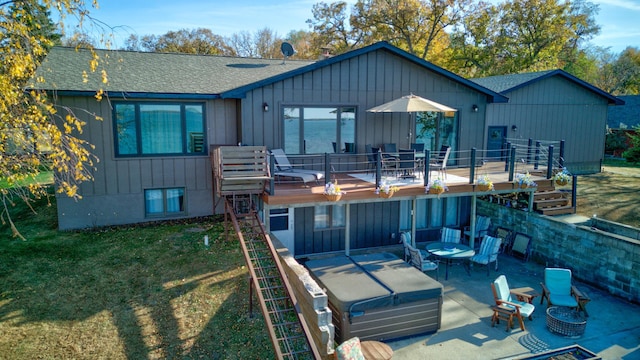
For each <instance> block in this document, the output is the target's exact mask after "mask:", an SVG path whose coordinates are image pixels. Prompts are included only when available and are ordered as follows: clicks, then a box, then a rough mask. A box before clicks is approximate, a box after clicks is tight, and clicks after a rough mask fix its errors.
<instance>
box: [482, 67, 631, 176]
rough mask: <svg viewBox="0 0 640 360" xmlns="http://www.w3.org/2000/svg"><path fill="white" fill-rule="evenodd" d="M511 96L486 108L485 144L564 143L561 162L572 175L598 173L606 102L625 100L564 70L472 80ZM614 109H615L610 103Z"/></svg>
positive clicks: (614, 103)
mask: <svg viewBox="0 0 640 360" xmlns="http://www.w3.org/2000/svg"><path fill="white" fill-rule="evenodd" d="M473 81H474V82H476V83H478V84H480V85H482V86H485V87H487V88H489V89H491V90H493V91H495V92H498V93H500V94H502V95H504V96H507V97H508V98H509V102H508V103H494V104H489V105H488V106H487V127H486V131H487V134H488V135H487V138H488V143H487V146H488V147H489V148H490V149H491V148H496V147H498V146H500V144H502V143H503V142H504V139H506V141H509V142H511V143H514V144H518V143H519V144H521V145H522V146H526V145H527V144H528V140H529V139H533V140H536V139H542V140H548V139H561V140H564V141H565V146H566V148H565V149H564V153H565V156H564V159H563V160H564V166H565V167H566V168H567V169H569V171H570V172H572V173H573V174H585V173H594V172H599V171H600V167H601V163H602V159H603V157H604V139H605V134H606V126H607V114H608V111H609V109H610V107H609V105H622V104H624V101H623V100H621V99H620V98H617V97H615V96H613V95H611V94H609V93H607V92H605V91H602V90H600V89H599V88H597V87H595V86H593V85H591V84H589V83H587V82H585V81H582V80H580V79H579V78H577V77H575V76H573V75H571V74H569V73H567V72H565V71H563V70H548V71H540V72H532V73H523V74H513V75H503V76H491V77H486V78H479V79H473ZM611 108H615V107H611Z"/></svg>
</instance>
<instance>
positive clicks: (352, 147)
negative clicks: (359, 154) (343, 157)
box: [344, 142, 356, 153]
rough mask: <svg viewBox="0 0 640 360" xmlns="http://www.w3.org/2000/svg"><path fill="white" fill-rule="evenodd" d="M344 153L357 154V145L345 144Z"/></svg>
mask: <svg viewBox="0 0 640 360" xmlns="http://www.w3.org/2000/svg"><path fill="white" fill-rule="evenodd" d="M344 152H346V153H355V152H356V143H352V142H346V143H344Z"/></svg>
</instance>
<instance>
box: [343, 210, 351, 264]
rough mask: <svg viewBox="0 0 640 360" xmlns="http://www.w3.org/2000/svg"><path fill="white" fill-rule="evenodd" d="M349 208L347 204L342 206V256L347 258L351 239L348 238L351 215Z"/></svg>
mask: <svg viewBox="0 0 640 360" xmlns="http://www.w3.org/2000/svg"><path fill="white" fill-rule="evenodd" d="M350 210H351V206H350V205H349V203H348V202H347V203H345V204H344V211H345V214H344V254H345V255H346V256H349V251H350V250H351V238H350V236H349V233H350V232H351V231H350V228H351V215H350V212H351V211H350Z"/></svg>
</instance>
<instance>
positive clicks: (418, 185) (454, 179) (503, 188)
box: [262, 162, 554, 208]
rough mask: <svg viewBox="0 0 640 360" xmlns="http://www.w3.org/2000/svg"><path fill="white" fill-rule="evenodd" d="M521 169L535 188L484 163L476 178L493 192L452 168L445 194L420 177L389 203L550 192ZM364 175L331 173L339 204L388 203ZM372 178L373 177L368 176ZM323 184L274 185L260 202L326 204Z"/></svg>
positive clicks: (541, 178)
mask: <svg viewBox="0 0 640 360" xmlns="http://www.w3.org/2000/svg"><path fill="white" fill-rule="evenodd" d="M529 168H530V169H528V168H527V169H525V168H524V166H523V167H522V168H520V169H518V171H517V172H521V173H523V172H525V171H527V170H528V171H530V173H531V176H532V179H533V180H534V181H535V182H536V184H537V185H538V186H537V187H536V188H528V189H522V188H519V187H518V186H517V185H516V184H515V183H513V182H510V181H509V173H508V172H506V171H504V163H502V162H500V163H498V162H496V163H488V164H485V165H484V166H483V167H481V168H477V169H476V177H479V176H484V175H488V176H489V177H490V178H491V180H492V181H493V183H494V188H495V189H494V190H493V191H480V190H479V189H478V188H477V185H473V184H470V183H469V174H470V169H469V168H456V169H449V170H448V171H447V178H446V179H445V181H446V184H447V187H448V188H449V190H448V191H446V192H444V193H443V194H441V195H432V194H427V193H426V192H425V186H424V181H423V179H422V177H418V178H417V179H416V181H413V182H412V183H409V181H406V184H402V185H398V187H399V188H400V191H398V192H396V193H395V194H394V196H393V198H392V200H410V199H413V198H437V197H450V196H471V195H474V194H475V195H478V196H482V195H487V194H509V193H513V192H534V191H536V190H552V189H554V185H553V181H552V180H550V179H546V177H545V174H542V173H540V171H534V169H533V166H530V167H529ZM365 175H366V172H356V173H337V174H332V181H335V180H337V181H338V184H339V185H340V187H341V190H342V191H345V192H346V194H345V195H343V196H342V198H341V200H340V201H341V202H342V201H344V202H348V203H365V202H376V201H389V199H385V198H382V197H380V196H379V195H378V194H376V193H375V189H376V187H375V184H374V183H375V181H373V182H371V181H364V180H363V179H362V178H363V177H364V176H365ZM436 175H437V172H435V171H432V173H431V176H430V179H433V178H435V177H436ZM370 177H371V178H372V177H373V175H370ZM385 178H387V179H391V180H393V179H394V177H393V176H385ZM323 192H324V182H323V181H320V182H318V183H317V184H316V185H313V186H305V185H304V184H303V183H302V182H299V181H298V182H292V181H289V182H285V181H281V182H278V181H276V182H275V187H274V194H269V193H266V192H265V193H264V194H263V195H262V199H263V201H264V202H265V204H267V205H268V206H269V207H270V208H284V207H304V206H314V205H318V204H327V203H330V202H329V201H328V200H327V199H326V198H325V197H324V195H323Z"/></svg>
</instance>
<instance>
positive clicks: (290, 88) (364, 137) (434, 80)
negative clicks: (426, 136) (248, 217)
mask: <svg viewBox="0 0 640 360" xmlns="http://www.w3.org/2000/svg"><path fill="white" fill-rule="evenodd" d="M411 93H413V94H415V95H419V96H422V97H425V98H428V99H431V100H434V101H437V102H439V103H442V104H445V105H447V106H450V107H453V108H456V109H458V111H459V118H460V124H461V129H460V137H459V146H460V149H470V148H471V147H478V148H482V147H483V140H484V138H483V135H482V134H483V133H484V128H485V123H484V108H485V106H486V101H487V100H486V96H485V95H483V94H481V93H479V92H477V91H476V90H474V89H471V88H468V87H466V86H464V85H461V84H460V83H458V82H456V81H454V80H451V79H448V78H446V77H444V76H442V75H440V74H437V73H435V72H431V71H429V70H427V69H426V68H424V67H422V66H420V65H418V64H416V63H413V62H411V61H409V60H407V59H404V58H402V57H400V56H397V55H395V54H392V53H390V52H388V51H386V50H384V49H381V50H378V51H373V52H370V53H366V54H363V55H360V56H357V57H354V58H350V59H347V60H345V61H342V62H338V63H334V64H331V65H329V66H326V67H321V68H319V69H316V70H313V71H309V72H306V73H304V74H301V75H297V76H294V77H291V78H286V79H284V80H281V81H277V82H275V83H273V84H269V85H266V86H263V87H259V88H257V89H254V90H251V91H249V92H248V93H247V94H246V97H245V98H244V99H242V100H241V101H242V123H241V130H240V133H241V134H240V135H241V138H242V142H243V143H245V144H247V145H264V146H266V147H267V148H268V149H272V148H281V147H282V146H283V134H282V131H283V130H282V109H283V107H286V106H336V107H337V106H355V107H356V121H357V122H356V140H355V141H356V151H357V152H360V153H363V152H364V151H365V145H366V144H373V145H378V144H383V143H396V144H397V145H398V147H399V148H408V147H409V145H410V144H409V143H410V140H409V137H408V134H409V131H410V130H411V131H412V129H411V127H412V126H411V125H412V120H411V116H410V115H409V114H405V113H385V114H380V113H378V114H373V113H368V112H367V111H366V110H367V109H369V108H372V107H374V106H377V105H380V104H382V103H385V102H388V101H391V100H394V99H397V98H400V97H402V96H404V95H409V94H411ZM263 103H267V104H269V111H268V112H264V111H263V109H262V104H263ZM473 104H475V105H478V106H479V107H480V111H478V112H472V110H471V106H472V105H473ZM412 132H413V131H412ZM413 136H414V137H413V140H414V141H415V134H414V135H413Z"/></svg>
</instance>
